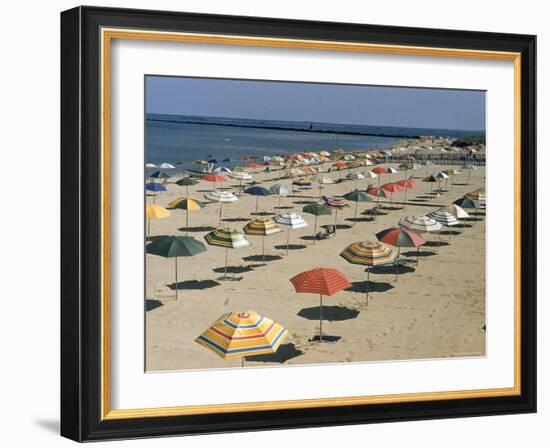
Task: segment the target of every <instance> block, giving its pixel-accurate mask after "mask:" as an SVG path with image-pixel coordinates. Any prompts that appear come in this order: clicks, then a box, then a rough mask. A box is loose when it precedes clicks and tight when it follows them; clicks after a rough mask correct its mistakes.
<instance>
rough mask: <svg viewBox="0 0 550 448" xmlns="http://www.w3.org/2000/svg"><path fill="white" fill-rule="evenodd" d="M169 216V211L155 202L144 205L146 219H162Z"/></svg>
mask: <svg viewBox="0 0 550 448" xmlns="http://www.w3.org/2000/svg"><path fill="white" fill-rule="evenodd" d="M168 216H170V211H168V210H166V209H165V208H164V207H161V206H160V205H157V204H148V205H147V206H146V207H145V217H146V218H147V219H162V218H167V217H168Z"/></svg>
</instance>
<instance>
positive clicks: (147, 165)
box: [145, 162, 158, 168]
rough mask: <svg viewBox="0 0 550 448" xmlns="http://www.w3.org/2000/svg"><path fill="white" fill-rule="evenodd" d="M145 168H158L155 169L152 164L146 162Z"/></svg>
mask: <svg viewBox="0 0 550 448" xmlns="http://www.w3.org/2000/svg"><path fill="white" fill-rule="evenodd" d="M145 168H158V167H157V166H156V165H155V164H154V163H149V162H147V163H146V164H145Z"/></svg>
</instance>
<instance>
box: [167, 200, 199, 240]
mask: <svg viewBox="0 0 550 448" xmlns="http://www.w3.org/2000/svg"><path fill="white" fill-rule="evenodd" d="M168 206H169V207H172V208H179V209H182V210H185V228H186V229H188V228H189V211H196V210H200V209H202V208H204V207H205V205H204V204H203V203H202V202H201V201H197V200H196V199H191V198H177V199H174V200H173V201H171V202H169V203H168ZM185 234H186V235H187V230H186V232H185Z"/></svg>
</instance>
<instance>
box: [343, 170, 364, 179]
mask: <svg viewBox="0 0 550 448" xmlns="http://www.w3.org/2000/svg"><path fill="white" fill-rule="evenodd" d="M364 178H365V176H364V175H363V174H361V173H356V172H353V171H352V172H350V173H348V174H347V175H346V179H349V180H361V179H364Z"/></svg>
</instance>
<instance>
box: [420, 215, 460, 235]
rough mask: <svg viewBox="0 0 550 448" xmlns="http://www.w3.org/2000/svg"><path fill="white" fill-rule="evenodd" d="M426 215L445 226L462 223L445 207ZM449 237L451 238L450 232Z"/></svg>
mask: <svg viewBox="0 0 550 448" xmlns="http://www.w3.org/2000/svg"><path fill="white" fill-rule="evenodd" d="M426 216H427V217H428V218H432V219H434V220H436V221H437V222H438V223H440V224H442V225H444V226H445V227H453V226H457V225H458V224H460V223H459V222H458V219H456V218H455V217H454V216H453V215H452V214H450V213H449V212H448V211H447V210H445V209H443V208H441V209H439V210H435V211H433V212H431V213H428V214H427V215H426ZM449 239H451V234H450V233H449Z"/></svg>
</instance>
